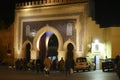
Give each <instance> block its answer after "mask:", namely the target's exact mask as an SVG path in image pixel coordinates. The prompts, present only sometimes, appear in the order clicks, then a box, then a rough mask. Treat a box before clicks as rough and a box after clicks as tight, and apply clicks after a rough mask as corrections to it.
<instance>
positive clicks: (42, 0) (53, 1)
mask: <svg viewBox="0 0 120 80" xmlns="http://www.w3.org/2000/svg"><path fill="white" fill-rule="evenodd" d="M86 2H88V0H38V1H29V2H22V3H17V4H16V9H24V8H32V7H40V6H41V7H42V6H52V5H62V4H71V3H86Z"/></svg>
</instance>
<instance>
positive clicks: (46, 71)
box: [44, 56, 52, 75]
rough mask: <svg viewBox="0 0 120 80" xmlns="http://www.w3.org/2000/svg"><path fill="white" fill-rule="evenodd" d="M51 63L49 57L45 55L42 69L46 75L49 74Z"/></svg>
mask: <svg viewBox="0 0 120 80" xmlns="http://www.w3.org/2000/svg"><path fill="white" fill-rule="evenodd" d="M51 64H52V61H51V59H49V58H48V56H46V58H45V60H44V71H45V74H47V75H49V74H50V68H51Z"/></svg>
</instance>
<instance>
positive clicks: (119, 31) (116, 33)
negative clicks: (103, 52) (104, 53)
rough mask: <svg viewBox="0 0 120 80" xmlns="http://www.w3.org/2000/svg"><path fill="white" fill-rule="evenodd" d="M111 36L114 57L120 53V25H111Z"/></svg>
mask: <svg viewBox="0 0 120 80" xmlns="http://www.w3.org/2000/svg"><path fill="white" fill-rule="evenodd" d="M110 33H111V35H110V37H111V44H112V57H114V58H115V57H116V56H117V55H120V27H115V26H113V27H111V28H110Z"/></svg>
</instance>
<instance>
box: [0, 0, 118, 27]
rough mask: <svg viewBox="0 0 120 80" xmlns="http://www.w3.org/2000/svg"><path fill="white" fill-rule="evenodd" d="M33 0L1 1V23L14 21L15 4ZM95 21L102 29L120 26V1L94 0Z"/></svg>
mask: <svg viewBox="0 0 120 80" xmlns="http://www.w3.org/2000/svg"><path fill="white" fill-rule="evenodd" d="M23 1H32V0H1V1H0V21H4V22H5V23H6V24H11V23H12V22H13V21H14V9H15V3H16V2H17V3H18V2H23ZM94 1H95V20H96V22H97V23H98V24H100V25H101V26H102V27H110V26H120V20H119V19H120V5H119V2H118V0H94Z"/></svg>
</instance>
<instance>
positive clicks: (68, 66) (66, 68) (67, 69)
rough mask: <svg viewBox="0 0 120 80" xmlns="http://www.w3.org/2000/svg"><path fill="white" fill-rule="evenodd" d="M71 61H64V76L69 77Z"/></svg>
mask: <svg viewBox="0 0 120 80" xmlns="http://www.w3.org/2000/svg"><path fill="white" fill-rule="evenodd" d="M70 68H71V61H70V59H69V58H67V59H66V60H65V74H66V76H69V75H70Z"/></svg>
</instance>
